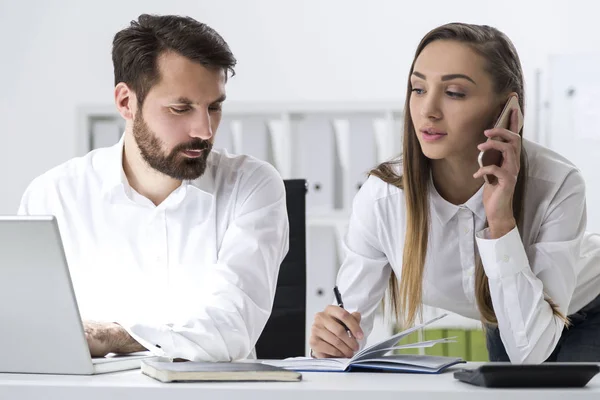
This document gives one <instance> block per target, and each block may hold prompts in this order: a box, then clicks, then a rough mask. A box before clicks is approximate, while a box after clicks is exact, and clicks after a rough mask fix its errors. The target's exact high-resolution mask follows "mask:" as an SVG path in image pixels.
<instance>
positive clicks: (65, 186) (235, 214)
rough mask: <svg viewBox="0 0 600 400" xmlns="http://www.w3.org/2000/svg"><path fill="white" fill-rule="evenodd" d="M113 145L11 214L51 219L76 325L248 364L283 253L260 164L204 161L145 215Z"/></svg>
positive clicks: (175, 353)
mask: <svg viewBox="0 0 600 400" xmlns="http://www.w3.org/2000/svg"><path fill="white" fill-rule="evenodd" d="M122 154H123V139H121V141H120V142H119V143H118V144H116V145H115V146H113V147H110V148H103V149H98V150H94V151H92V152H90V153H89V154H87V155H86V156H84V157H80V158H75V159H72V160H70V161H68V162H66V163H64V164H62V165H60V166H58V167H56V168H54V169H52V170H50V171H48V172H47V173H45V174H43V175H42V176H40V177H38V178H36V179H35V180H34V181H33V182H32V183H31V184H30V186H29V187H28V188H27V190H26V191H25V194H24V195H23V198H22V201H21V206H20V208H19V214H21V215H24V214H25V215H54V216H56V218H57V221H58V225H59V229H60V233H61V237H62V240H63V246H64V249H65V253H66V256H67V262H68V264H69V270H70V272H71V277H72V280H73V286H74V289H75V293H76V297H77V302H78V305H79V309H80V313H81V316H82V318H83V319H84V320H86V319H89V320H97V321H104V322H117V323H119V324H121V325H122V326H123V327H124V328H125V329H127V331H128V332H129V333H130V334H131V335H132V336H133V337H134V338H135V339H136V340H137V341H138V342H140V343H141V344H142V345H143V346H145V347H146V348H148V349H149V350H151V351H153V352H154V353H155V354H157V355H165V356H168V357H172V358H186V359H191V360H204V361H230V360H235V359H241V358H245V357H248V356H249V355H251V354H252V351H253V348H254V345H255V343H256V341H257V340H258V338H259V336H260V334H261V332H262V329H263V328H264V326H265V324H266V322H267V319H268V318H269V315H270V313H271V308H272V305H273V299H274V296H275V289H276V283H277V276H278V273H279V266H280V264H281V262H282V260H283V258H284V256H285V255H286V253H287V251H288V231H289V226H288V217H287V210H286V199H285V188H284V185H283V181H282V179H281V177H280V175H279V173H278V172H277V171H276V170H275V168H273V167H272V166H271V165H270V164H268V163H266V162H263V161H259V160H257V159H254V158H252V157H249V156H234V155H230V154H227V152H226V151H217V150H213V151H212V152H211V154H210V155H209V157H208V161H207V168H206V171H205V173H204V174H203V175H202V176H201V177H200V178H198V179H196V180H193V181H184V182H183V183H182V185H181V186H180V187H178V188H177V189H176V190H175V191H173V192H172V193H171V194H170V195H169V196H168V197H167V198H166V199H165V201H163V202H162V203H161V204H159V205H158V206H155V205H154V204H153V203H152V202H151V201H150V200H148V199H147V198H145V197H143V196H141V195H140V194H138V193H137V192H136V191H135V190H133V189H132V188H131V186H130V185H129V184H128V182H127V179H126V177H125V174H124V172H123V168H122Z"/></svg>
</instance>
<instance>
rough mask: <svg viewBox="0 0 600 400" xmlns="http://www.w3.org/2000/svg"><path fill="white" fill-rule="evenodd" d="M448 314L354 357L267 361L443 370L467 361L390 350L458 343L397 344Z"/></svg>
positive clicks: (336, 368) (311, 367)
mask: <svg viewBox="0 0 600 400" xmlns="http://www.w3.org/2000/svg"><path fill="white" fill-rule="evenodd" d="M446 315H448V314H442V315H440V316H439V317H436V318H434V319H431V320H429V321H427V322H425V323H423V324H421V325H417V326H414V327H412V328H410V329H407V330H405V331H402V332H400V333H397V334H395V335H394V336H392V337H390V338H389V339H386V340H384V341H381V342H379V343H376V344H374V345H372V346H369V347H367V348H364V349H363V350H361V351H359V352H358V353H356V354H355V355H354V357H352V358H321V359H316V358H307V357H294V358H286V359H285V360H265V361H263V363H266V364H268V365H273V366H277V367H281V368H285V369H290V370H295V371H306V372H308V371H321V372H348V371H359V370H363V371H366V370H371V371H396V372H416V373H430V374H436V373H440V372H442V371H443V370H445V369H446V368H448V367H450V366H452V365H455V364H459V363H464V362H465V361H464V360H463V359H462V358H456V357H443V356H428V355H416V354H402V355H400V354H393V355H388V353H389V352H391V351H393V350H397V349H409V348H426V347H432V346H434V345H436V344H439V343H452V342H456V341H455V340H452V339H453V338H443V339H437V340H428V341H425V342H419V343H411V344H404V345H397V343H398V342H399V341H400V340H401V339H402V338H404V337H405V336H407V335H410V334H411V333H413V332H415V331H417V330H419V329H422V328H424V327H425V326H427V325H429V324H432V323H434V322H436V321H438V320H440V319H442V318H443V317H445V316H446Z"/></svg>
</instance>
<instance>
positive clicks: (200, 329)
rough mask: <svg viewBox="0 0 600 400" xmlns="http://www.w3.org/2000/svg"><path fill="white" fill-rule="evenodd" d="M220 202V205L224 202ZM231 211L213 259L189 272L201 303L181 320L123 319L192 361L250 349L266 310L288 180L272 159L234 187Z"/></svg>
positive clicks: (284, 233)
mask: <svg viewBox="0 0 600 400" xmlns="http://www.w3.org/2000/svg"><path fill="white" fill-rule="evenodd" d="M223 206H225V205H223ZM235 207H236V209H235V213H234V214H235V217H234V219H233V220H232V221H231V223H230V225H229V226H228V228H227V230H226V232H225V234H224V237H223V240H222V243H221V246H220V249H219V251H218V255H217V259H218V261H217V263H216V264H214V265H211V266H207V268H202V271H203V273H201V274H200V275H198V276H191V277H190V279H194V280H196V282H195V283H193V286H194V287H197V293H194V294H191V295H190V298H189V301H193V302H195V303H196V304H198V308H197V311H196V313H195V315H191V316H190V318H189V320H187V322H185V323H178V324H173V323H165V324H144V323H133V324H127V323H123V322H122V321H116V322H118V323H120V324H121V325H122V326H123V327H124V328H125V329H126V330H127V331H128V332H129V333H130V334H131V335H132V336H133V338H135V339H136V340H138V342H140V344H142V345H143V346H145V347H147V348H148V349H150V350H152V351H153V352H155V353H156V354H160V355H165V356H168V357H171V358H184V359H188V360H193V361H215V362H216V361H232V360H237V359H243V358H246V357H248V356H249V355H250V354H251V352H252V351H253V349H254V346H255V344H256V342H257V340H258V338H259V336H260V334H261V332H262V330H263V328H264V326H265V325H266V323H267V320H268V318H269V316H270V314H271V309H272V306H273V300H274V297H275V289H276V285H277V277H278V274H279V266H280V264H281V262H282V261H283V258H284V257H285V255H286V254H287V251H288V245H289V225H288V217H287V209H286V195H285V187H284V185H283V181H282V179H281V177H280V175H279V173H278V172H277V171H276V170H275V169H274V168H273V167H272V166H270V165H265V166H263V167H259V169H258V170H257V171H255V172H254V173H253V174H252V175H251V176H250V177H249V178H248V179H247V180H246V182H243V183H242V184H241V186H240V188H239V192H238V196H237V201H236V204H235Z"/></svg>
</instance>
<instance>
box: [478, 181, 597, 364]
mask: <svg viewBox="0 0 600 400" xmlns="http://www.w3.org/2000/svg"><path fill="white" fill-rule="evenodd" d="M585 226H586V211H585V184H584V181H583V178H582V176H581V174H580V173H579V172H577V171H573V172H571V173H570V174H569V175H568V176H567V177H566V178H565V180H564V182H563V184H562V186H561V187H560V189H559V190H558V192H557V193H556V195H555V197H554V198H553V199H552V200H551V201H550V205H549V207H548V210H547V212H546V215H545V216H544V220H543V221H542V224H541V227H540V231H539V234H538V236H537V240H536V242H535V243H534V244H533V245H531V246H529V247H528V248H527V251H526V250H525V247H524V245H523V242H522V241H521V236H520V235H519V231H518V229H517V228H515V229H513V230H512V231H511V232H509V233H508V234H506V235H505V236H503V237H501V238H499V239H495V240H491V239H488V237H489V236H488V234H489V232H488V230H487V229H486V230H484V231H481V232H478V234H477V245H478V248H479V254H480V255H481V260H482V263H483V267H484V270H485V273H486V275H487V277H488V280H489V286H490V294H491V298H492V304H493V306H494V311H495V313H496V318H497V319H498V327H499V330H500V337H501V339H502V342H503V344H504V347H505V349H506V352H507V354H508V356H509V358H510V360H511V362H513V363H519V364H521V363H541V362H544V361H545V360H546V359H547V358H548V357H549V356H550V355H551V354H552V352H553V351H554V349H555V347H556V344H557V343H558V341H559V339H560V337H561V335H562V332H563V328H564V322H563V321H562V320H561V319H560V318H559V317H558V316H556V315H554V313H553V311H552V308H551V307H550V304H549V303H548V302H547V301H546V297H547V296H548V297H550V298H551V299H552V301H553V302H554V303H555V304H557V305H558V309H559V310H560V312H561V313H562V314H563V315H566V314H567V311H568V308H569V303H570V302H571V298H572V296H573V292H574V290H575V286H576V283H577V267H578V260H579V254H580V247H581V242H582V238H583V235H584V231H585Z"/></svg>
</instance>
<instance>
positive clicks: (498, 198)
mask: <svg viewBox="0 0 600 400" xmlns="http://www.w3.org/2000/svg"><path fill="white" fill-rule="evenodd" d="M518 126H519V123H518V114H517V110H514V109H513V110H512V114H511V118H510V130H509V129H503V128H494V129H490V130H487V131H485V135H486V136H487V137H488V140H487V141H486V142H485V143H482V144H480V145H479V146H477V148H478V149H479V150H480V151H486V150H490V149H495V150H498V151H500V152H502V165H501V166H499V167H498V166H497V165H488V166H485V167H482V168H480V169H479V170H478V171H477V172H476V173H475V174H474V175H473V177H474V178H482V177H483V176H484V175H493V176H495V177H496V179H495V180H494V183H490V184H488V183H486V184H485V187H484V188H483V206H484V207H485V214H486V217H487V220H488V224H489V228H490V236H491V238H492V239H497V238H500V237H502V236H504V235H506V234H507V233H508V232H510V231H511V230H513V229H514V228H515V226H516V225H517V223H516V220H515V215H514V211H513V208H512V202H513V196H514V193H515V185H516V183H517V177H518V175H519V170H520V168H521V136H519V135H518V134H517V133H515V132H516V131H517V130H518ZM492 138H500V139H502V140H503V141H500V140H492Z"/></svg>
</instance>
